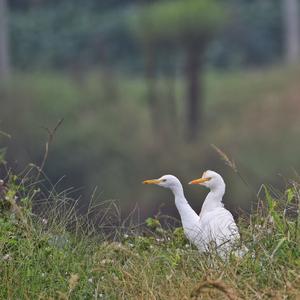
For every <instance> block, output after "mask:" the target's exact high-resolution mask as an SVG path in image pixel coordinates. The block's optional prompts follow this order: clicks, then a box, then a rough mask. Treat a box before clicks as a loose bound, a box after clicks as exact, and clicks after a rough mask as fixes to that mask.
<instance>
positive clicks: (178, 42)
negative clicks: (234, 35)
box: [135, 0, 225, 140]
mask: <svg viewBox="0 0 300 300" xmlns="http://www.w3.org/2000/svg"><path fill="white" fill-rule="evenodd" d="M224 17H225V14H224V11H223V10H222V7H221V6H220V4H219V3H218V1H213V0H186V1H178V0H177V1H163V2H157V3H154V4H150V5H147V6H145V7H144V8H143V9H142V12H141V13H140V14H139V18H138V21H139V23H138V24H136V25H135V27H136V29H137V33H138V36H139V37H140V38H141V40H142V44H143V45H144V49H146V50H145V53H146V56H147V57H148V64H147V67H146V69H147V70H148V72H147V73H148V79H149V82H153V78H154V70H153V68H154V64H155V59H154V53H155V52H157V48H159V46H162V47H167V48H168V49H169V51H172V49H173V48H174V46H176V47H177V48H182V49H183V50H184V52H185V54H186V62H185V69H186V78H187V102H186V103H187V104H186V113H187V116H186V127H187V138H188V140H194V139H195V138H196V137H197V134H198V133H199V131H200V128H201V120H202V114H203V112H202V110H203V104H202V102H203V93H202V80H201V73H202V69H203V55H204V53H205V50H206V48H207V45H208V43H209V41H210V40H211V39H212V37H213V36H214V34H215V32H216V31H217V30H218V29H219V28H220V26H221V24H223V22H224ZM149 74H150V75H149ZM150 89H152V92H149V96H150V97H153V95H154V94H155V93H154V92H153V90H154V85H152V86H150ZM149 103H150V106H155V107H152V108H151V109H152V111H153V115H154V118H153V119H154V121H155V119H157V118H158V117H157V114H159V109H158V107H157V101H156V100H155V96H154V97H153V98H152V99H150V100H149Z"/></svg>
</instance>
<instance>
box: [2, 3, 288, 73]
mask: <svg viewBox="0 0 300 300" xmlns="http://www.w3.org/2000/svg"><path fill="white" fill-rule="evenodd" d="M8 2H9V3H10V9H11V13H10V34H11V43H12V44H11V57H12V62H13V64H14V65H15V67H17V68H18V69H27V70H28V69H32V68H39V69H40V68H45V67H47V68H49V67H51V68H55V69H66V68H68V69H74V68H77V69H78V68H79V69H86V68H90V67H92V66H95V65H101V64H103V63H107V62H109V64H110V65H112V66H114V67H117V68H126V69H130V70H131V71H132V72H138V71H139V70H140V69H141V66H142V54H141V51H140V49H139V48H140V47H139V45H138V43H137V41H136V40H135V39H134V38H133V37H132V36H131V34H130V30H129V27H128V26H127V25H126V19H127V17H128V16H132V15H134V14H135V13H136V8H137V7H138V5H140V4H145V3H147V2H162V1H153V0H148V1H141V0H140V1H138V0H137V1H97V0H89V1H85V5H84V6H82V3H81V1H73V0H72V1H69V0H64V1H52V0H50V1H49V0H43V1H31V0H26V1H17V0H14V1H8ZM219 2H221V3H223V4H225V6H226V7H227V9H228V11H230V18H229V19H230V22H229V24H228V25H227V26H225V27H224V29H223V31H222V32H220V34H219V35H218V36H217V37H216V39H215V40H214V42H213V43H212V44H211V45H210V48H209V51H208V52H207V60H208V63H209V64H210V65H217V66H219V67H225V68H232V67H240V66H245V65H261V64H267V63H271V62H274V61H278V60H280V58H281V57H282V55H283V50H284V49H283V44H284V37H283V29H282V13H281V3H280V2H281V1H279V0H274V1H260V0H255V1H248V0H230V1H228V0H226V1H219ZM161 67H162V68H165V67H168V66H166V65H165V63H164V61H162V62H161ZM168 68H170V67H168Z"/></svg>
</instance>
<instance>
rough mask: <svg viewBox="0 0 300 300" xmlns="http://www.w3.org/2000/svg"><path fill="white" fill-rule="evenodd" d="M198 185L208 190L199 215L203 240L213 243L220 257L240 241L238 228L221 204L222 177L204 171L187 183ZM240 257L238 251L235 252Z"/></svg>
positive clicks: (223, 184)
mask: <svg viewBox="0 0 300 300" xmlns="http://www.w3.org/2000/svg"><path fill="white" fill-rule="evenodd" d="M189 184H199V185H203V186H205V187H207V188H209V189H210V192H209V193H208V195H207V196H206V198H205V200H204V202H203V205H202V208H201V212H200V215H199V218H200V224H201V230H202V232H203V234H204V239H205V240H206V241H207V242H208V243H210V242H214V243H215V244H216V247H217V251H218V253H219V254H221V255H222V256H224V255H226V254H227V253H228V252H230V250H232V248H233V246H234V244H236V243H237V242H238V241H239V239H240V234H239V231H238V227H237V225H236V223H235V221H234V219H233V216H232V214H231V213H230V211H229V210H227V209H226V208H224V204H223V202H222V200H223V196H224V194H225V182H224V180H223V178H222V176H221V175H220V174H218V173H216V172H214V171H210V170H209V171H205V172H204V173H203V175H202V177H201V178H199V179H195V180H192V181H190V182H189ZM235 253H236V254H237V255H241V254H240V252H239V251H237V252H235Z"/></svg>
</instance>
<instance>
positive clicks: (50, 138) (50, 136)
mask: <svg viewBox="0 0 300 300" xmlns="http://www.w3.org/2000/svg"><path fill="white" fill-rule="evenodd" d="M63 121H64V119H63V118H62V119H60V120H59V121H58V122H57V124H56V126H55V127H54V128H52V129H49V128H47V127H46V128H44V129H45V130H46V131H47V133H48V139H47V141H46V144H45V152H44V156H43V160H42V163H41V165H40V167H39V168H38V174H37V177H36V181H37V180H38V179H39V177H40V175H41V173H42V171H43V169H44V166H45V164H46V161H47V158H48V154H49V146H50V144H51V143H52V141H53V139H54V135H55V133H56V131H57V129H58V127H59V126H60V125H61V124H62V122H63Z"/></svg>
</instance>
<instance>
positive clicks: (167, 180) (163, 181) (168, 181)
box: [143, 175, 181, 190]
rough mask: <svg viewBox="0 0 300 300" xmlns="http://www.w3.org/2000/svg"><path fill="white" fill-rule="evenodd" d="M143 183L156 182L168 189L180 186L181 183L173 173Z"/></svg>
mask: <svg viewBox="0 0 300 300" xmlns="http://www.w3.org/2000/svg"><path fill="white" fill-rule="evenodd" d="M143 183H144V184H156V185H159V186H162V187H164V188H168V189H171V190H173V189H175V188H177V187H181V183H180V181H179V180H178V178H177V177H175V176H173V175H164V176H162V177H160V178H158V179H150V180H145V181H143Z"/></svg>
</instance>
